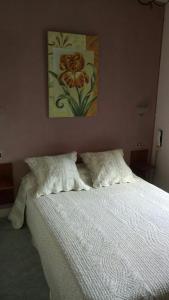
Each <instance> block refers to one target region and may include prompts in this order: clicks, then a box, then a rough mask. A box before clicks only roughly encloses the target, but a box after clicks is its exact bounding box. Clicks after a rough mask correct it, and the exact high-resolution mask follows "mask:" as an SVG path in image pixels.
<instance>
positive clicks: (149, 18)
mask: <svg viewBox="0 0 169 300" xmlns="http://www.w3.org/2000/svg"><path fill="white" fill-rule="evenodd" d="M162 22H163V9H161V8H154V9H153V10H151V9H149V8H148V7H145V6H141V5H140V4H138V2H137V0H116V1H115V0H114V1H112V0H105V1H98V0H85V1H79V0H43V1H42V0H36V1H34V0H29V1H28V0H17V1H12V0H1V2H0V38H1V46H0V85H1V89H0V150H2V151H3V155H4V158H3V161H12V162H14V175H15V179H18V178H19V176H20V175H21V174H22V173H23V169H22V167H23V163H22V162H21V161H22V160H23V159H24V158H25V157H28V156H33V155H44V154H55V153H60V152H66V151H71V150H74V149H75V150H78V151H87V150H101V149H111V148H114V147H123V148H124V149H125V152H126V156H127V157H129V153H130V150H131V149H134V148H136V144H137V143H138V142H139V143H140V142H141V143H143V144H144V145H145V146H146V147H148V148H150V149H151V145H152V136H153V127H154V112H155V103H156V93H157V81H158V70H159V57H160V47H161V33H162ZM47 30H56V31H65V32H75V33H86V34H98V35H99V41H100V83H99V98H98V105H99V107H98V113H97V116H96V117H92V118H71V119H70V118H68V119H66V118H64V119H49V118H48V97H47ZM145 99H148V101H149V108H148V111H147V112H146V114H145V116H143V117H139V116H138V113H137V108H136V106H137V104H138V103H139V102H140V101H144V100H145Z"/></svg>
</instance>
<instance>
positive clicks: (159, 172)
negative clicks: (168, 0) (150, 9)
mask: <svg viewBox="0 0 169 300" xmlns="http://www.w3.org/2000/svg"><path fill="white" fill-rule="evenodd" d="M158 129H162V130H163V144H162V147H161V148H160V149H159V150H158V151H156V150H157V148H156V140H157V130H158ZM153 152H154V153H153V154H154V157H153V158H156V172H155V184H157V185H158V186H160V187H161V188H163V189H164V190H166V191H168V192H169V5H167V6H166V11H165V21H164V33H163V43H162V56H161V66H160V77H159V88H158V99H157V112H156V123H155V135H154V151H153Z"/></svg>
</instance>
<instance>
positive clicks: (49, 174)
mask: <svg viewBox="0 0 169 300" xmlns="http://www.w3.org/2000/svg"><path fill="white" fill-rule="evenodd" d="M76 160H77V153H76V152H72V153H67V154H61V155H56V156H42V157H31V158H27V159H26V160H25V162H26V163H27V164H28V165H29V167H30V169H31V171H32V172H33V174H34V175H35V177H36V180H37V191H36V197H40V196H43V195H49V194H52V193H59V192H62V191H63V192H68V191H72V190H74V191H80V190H89V189H90V187H89V186H88V185H86V184H85V183H84V182H83V181H82V179H81V178H80V176H79V173H78V170H77V167H76Z"/></svg>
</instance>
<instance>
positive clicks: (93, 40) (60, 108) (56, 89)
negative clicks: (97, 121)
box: [48, 31, 98, 118]
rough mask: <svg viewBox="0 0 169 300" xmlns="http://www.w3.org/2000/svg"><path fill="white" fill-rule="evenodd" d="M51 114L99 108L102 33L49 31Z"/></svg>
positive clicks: (74, 114)
mask: <svg viewBox="0 0 169 300" xmlns="http://www.w3.org/2000/svg"><path fill="white" fill-rule="evenodd" d="M48 89H49V91H48V94H49V117H50V118H56V117H57V118H59V117H87V116H94V115H95V114H96V111H97V95H98V37H97V36H90V35H83V34H72V33H62V32H54V31H49V32H48Z"/></svg>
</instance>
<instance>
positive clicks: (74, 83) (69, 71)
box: [59, 52, 89, 88]
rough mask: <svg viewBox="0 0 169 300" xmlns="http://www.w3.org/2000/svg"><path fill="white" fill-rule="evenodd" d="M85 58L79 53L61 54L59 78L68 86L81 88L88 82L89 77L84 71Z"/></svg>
mask: <svg viewBox="0 0 169 300" xmlns="http://www.w3.org/2000/svg"><path fill="white" fill-rule="evenodd" d="M84 66H85V60H84V57H83V55H82V54H81V53H78V52H77V53H75V54H68V55H66V54H65V55H62V56H61V58H60V69H61V70H62V71H63V72H62V73H61V75H60V77H59V80H60V81H61V82H62V83H63V84H67V85H68V86H69V87H70V88H72V87H78V88H81V87H83V86H84V84H85V83H88V82H89V77H88V75H87V74H86V72H85V71H83V69H84Z"/></svg>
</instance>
